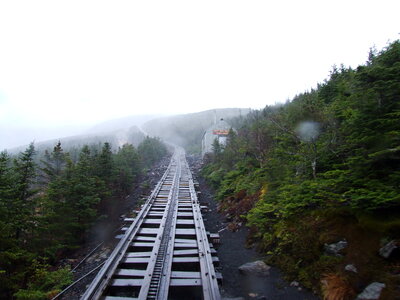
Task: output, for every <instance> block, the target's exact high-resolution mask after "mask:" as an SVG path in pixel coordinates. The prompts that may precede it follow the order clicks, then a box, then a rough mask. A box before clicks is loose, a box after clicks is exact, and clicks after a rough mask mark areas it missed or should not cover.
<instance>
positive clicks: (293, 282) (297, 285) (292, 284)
mask: <svg viewBox="0 0 400 300" xmlns="http://www.w3.org/2000/svg"><path fill="white" fill-rule="evenodd" d="M290 286H294V287H299V286H300V283H298V282H297V281H292V282H291V283H290Z"/></svg>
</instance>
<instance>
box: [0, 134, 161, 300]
mask: <svg viewBox="0 0 400 300" xmlns="http://www.w3.org/2000/svg"><path fill="white" fill-rule="evenodd" d="M165 154H166V147H165V145H164V144H162V143H161V142H160V141H159V140H158V139H153V138H147V139H145V141H144V142H143V145H139V147H138V149H136V148H135V147H133V146H132V145H130V144H125V145H123V146H122V147H120V148H119V149H118V150H117V151H116V152H113V151H112V149H111V146H110V144H109V143H104V144H103V146H102V147H101V148H100V149H99V148H98V147H89V146H83V147H82V148H81V149H80V150H79V157H78V158H76V159H72V158H71V155H70V153H65V152H64V150H63V148H62V147H61V143H60V142H59V143H58V144H57V145H56V146H55V147H54V149H53V151H51V152H48V151H46V152H45V153H44V155H43V159H42V160H41V161H40V162H38V163H37V162H36V161H35V148H34V145H33V144H31V145H30V146H29V147H28V148H27V149H26V150H25V151H24V152H22V153H20V154H19V156H18V157H15V158H12V157H10V156H9V155H8V154H7V153H6V152H3V153H1V154H0V227H1V231H0V282H1V287H0V298H12V297H13V296H14V297H16V298H17V299H47V298H48V297H49V296H50V295H52V294H54V293H56V292H57V291H58V290H59V289H60V288H61V287H62V286H64V285H65V284H68V282H69V281H70V280H71V275H70V273H69V271H68V268H61V269H59V270H56V271H53V272H50V271H49V265H48V264H54V263H55V262H56V261H57V260H58V259H60V258H61V257H63V255H64V254H66V253H67V252H68V251H70V250H73V249H76V248H77V247H79V245H81V244H82V242H83V241H84V240H85V238H86V235H85V234H86V233H87V230H88V229H89V228H90V227H91V226H92V225H93V224H94V223H95V222H97V221H98V220H100V219H106V218H109V217H110V216H111V215H112V213H113V212H114V210H115V207H116V206H118V204H120V202H119V201H121V199H124V196H126V195H127V194H128V193H129V192H130V191H131V189H132V188H133V185H134V184H135V183H137V181H138V179H139V177H138V176H139V175H140V174H141V172H142V170H143V167H144V166H149V165H151V164H152V163H154V162H155V161H157V160H159V159H160V158H162V157H163V156H164V155H165Z"/></svg>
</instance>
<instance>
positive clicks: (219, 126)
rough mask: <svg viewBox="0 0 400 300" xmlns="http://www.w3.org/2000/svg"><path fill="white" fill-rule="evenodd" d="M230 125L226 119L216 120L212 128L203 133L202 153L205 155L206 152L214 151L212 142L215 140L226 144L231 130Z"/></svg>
mask: <svg viewBox="0 0 400 300" xmlns="http://www.w3.org/2000/svg"><path fill="white" fill-rule="evenodd" d="M231 128H232V126H230V125H229V124H228V123H227V122H225V121H224V119H220V120H219V121H218V122H215V124H214V125H212V126H211V127H210V128H208V129H207V130H206V131H205V132H204V134H203V140H202V141H201V155H202V157H204V155H206V153H210V152H212V150H213V149H212V144H213V143H214V141H215V140H218V142H219V143H220V144H221V145H226V138H227V136H228V134H229V130H231Z"/></svg>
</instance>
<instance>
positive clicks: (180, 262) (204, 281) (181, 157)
mask: <svg viewBox="0 0 400 300" xmlns="http://www.w3.org/2000/svg"><path fill="white" fill-rule="evenodd" d="M130 221H132V224H131V225H130V226H129V228H128V229H127V230H126V233H125V235H124V236H123V238H122V239H121V240H120V242H119V243H118V245H117V247H116V248H115V249H114V251H113V252H112V253H111V255H110V257H109V259H108V260H107V261H106V262H105V263H104V265H103V267H102V269H101V270H100V271H99V273H98V274H97V276H96V277H95V279H94V280H93V282H92V284H91V285H90V286H89V288H88V289H87V291H86V292H85V294H84V295H83V296H82V298H81V299H83V300H88V299H105V300H117V299H118V300H120V299H124V300H128V299H129V300H136V299H140V300H152V299H158V300H165V299H169V298H170V297H172V298H174V299H181V298H180V297H181V296H180V293H182V291H187V289H186V288H188V287H190V291H191V292H190V293H193V295H194V298H195V299H200V298H199V297H201V299H205V300H219V299H220V298H221V296H220V292H219V288H218V283H217V276H216V272H215V269H214V261H217V258H216V257H213V256H212V253H215V250H214V249H213V251H214V252H211V248H210V246H211V245H210V244H209V242H208V236H207V232H206V230H205V227H204V223H203V218H202V215H201V206H200V203H199V201H198V199H197V195H196V191H195V186H194V182H193V177H192V174H191V172H190V169H189V166H188V163H187V161H186V158H185V153H184V150H183V149H182V148H176V149H175V153H174V155H173V157H172V158H171V162H170V164H169V166H168V168H167V170H166V172H165V173H164V175H163V176H162V178H161V180H160V181H159V182H158V184H157V186H156V188H155V189H154V190H153V192H152V194H151V195H150V196H149V198H148V199H147V201H146V203H145V204H144V205H143V206H142V209H141V210H140V211H139V213H138V215H137V217H136V218H135V219H130ZM143 251H144V252H143ZM143 268H144V269H143ZM199 288H200V290H199ZM199 291H201V295H200V294H198V293H199ZM184 293H185V292H184ZM199 295H200V296H199ZM184 297H187V295H186V294H185V295H184Z"/></svg>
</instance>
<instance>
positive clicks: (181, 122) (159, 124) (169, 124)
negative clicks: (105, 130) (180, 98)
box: [142, 108, 250, 152]
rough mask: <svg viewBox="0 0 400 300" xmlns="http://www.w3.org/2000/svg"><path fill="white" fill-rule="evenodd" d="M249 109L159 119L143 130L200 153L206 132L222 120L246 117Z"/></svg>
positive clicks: (215, 110)
mask: <svg viewBox="0 0 400 300" xmlns="http://www.w3.org/2000/svg"><path fill="white" fill-rule="evenodd" d="M249 111H250V109H248V108H221V109H213V110H207V111H203V112H198V113H192V114H185V115H176V116H171V117H164V118H158V119H155V120H151V121H148V122H146V123H145V124H144V125H143V126H142V129H143V130H144V131H145V133H146V134H148V135H150V136H158V137H160V138H162V139H164V140H165V141H168V142H172V143H175V144H178V145H180V146H182V147H184V148H185V149H186V150H188V151H189V152H200V149H201V139H202V136H203V133H204V131H205V130H206V129H207V128H208V127H210V126H211V125H212V124H214V123H215V122H216V120H219V119H221V118H223V119H225V120H226V121H228V123H229V122H230V119H232V118H235V117H239V116H245V115H247V114H248V113H249Z"/></svg>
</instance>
